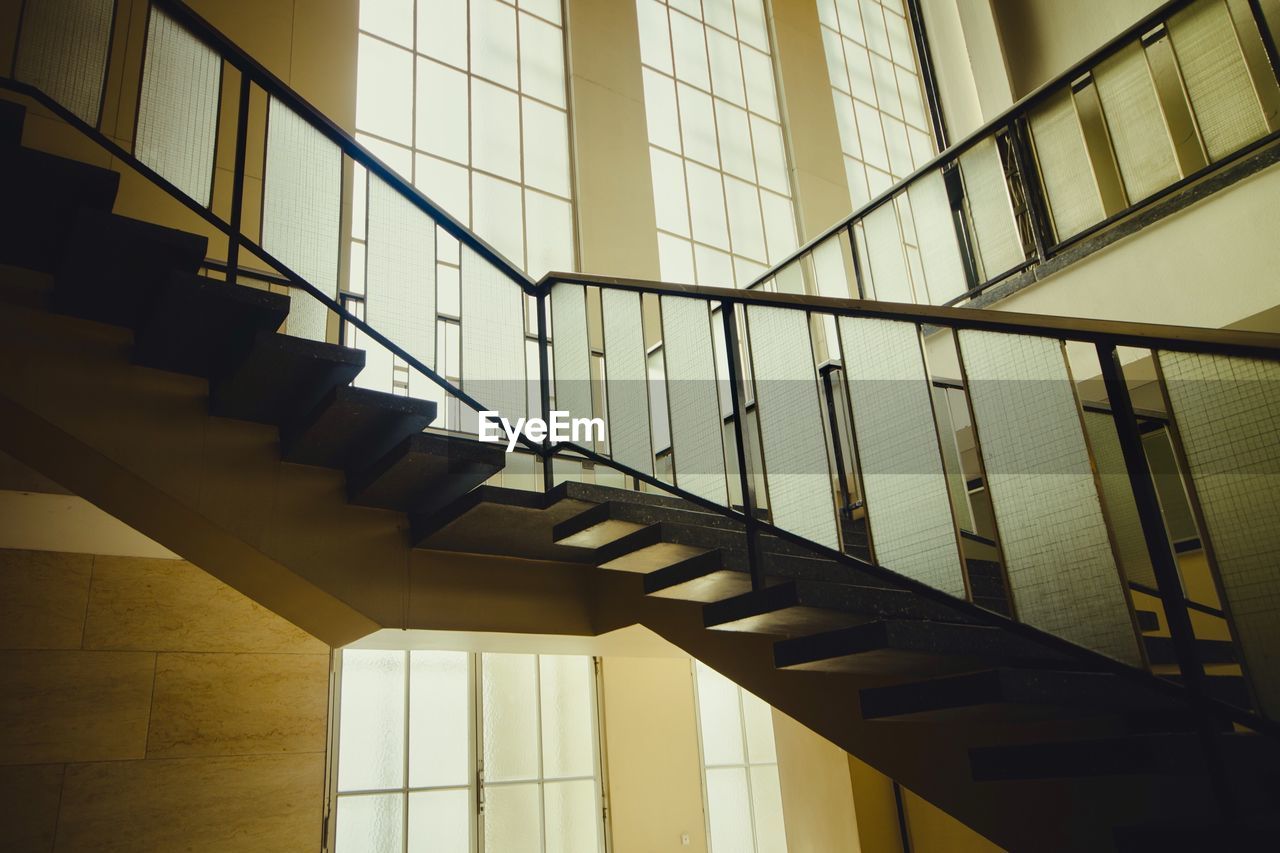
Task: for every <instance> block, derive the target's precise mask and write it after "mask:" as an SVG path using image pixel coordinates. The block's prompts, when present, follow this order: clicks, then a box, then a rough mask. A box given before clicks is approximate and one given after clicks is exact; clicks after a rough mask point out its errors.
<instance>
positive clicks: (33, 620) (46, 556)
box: [0, 550, 93, 649]
mask: <svg viewBox="0 0 1280 853" xmlns="http://www.w3.org/2000/svg"><path fill="white" fill-rule="evenodd" d="M92 568H93V557H92V556H91V555H89V554H55V553H51V552H48V551H8V550H4V551H0V649H78V648H80V634H81V631H82V630H83V629H84V611H85V603H86V602H87V601H88V600H89V577H90V574H91V572H92Z"/></svg>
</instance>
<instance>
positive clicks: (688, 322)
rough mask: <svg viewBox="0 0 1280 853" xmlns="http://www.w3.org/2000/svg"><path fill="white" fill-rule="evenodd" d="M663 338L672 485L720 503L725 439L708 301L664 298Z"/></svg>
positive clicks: (725, 496)
mask: <svg viewBox="0 0 1280 853" xmlns="http://www.w3.org/2000/svg"><path fill="white" fill-rule="evenodd" d="M662 341H663V345H662V346H663V354H664V356H665V359H666V387H667V399H668V401H669V415H670V419H671V448H672V455H673V456H674V457H675V474H676V485H677V486H679V487H680V488H681V489H684V490H685V491H687V492H690V493H692V494H695V495H698V496H699V497H703V498H706V499H707V500H710V501H715V502H716V503H719V504H724V503H726V501H727V500H728V493H727V490H726V486H725V463H724V443H723V441H722V437H721V430H720V404H719V401H718V399H717V385H718V383H717V382H716V367H715V350H714V346H713V344H712V339H711V316H710V311H709V303H708V302H707V301H705V300H702V299H683V298H680V297H670V296H664V297H662Z"/></svg>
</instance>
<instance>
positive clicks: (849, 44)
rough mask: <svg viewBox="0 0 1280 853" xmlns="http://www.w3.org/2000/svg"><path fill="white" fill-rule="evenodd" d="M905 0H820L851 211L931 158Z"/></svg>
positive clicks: (926, 115)
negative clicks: (851, 206) (851, 205)
mask: <svg viewBox="0 0 1280 853" xmlns="http://www.w3.org/2000/svg"><path fill="white" fill-rule="evenodd" d="M904 2H906V0H818V17H819V20H820V21H821V28H822V41H823V47H824V49H825V51H826V56H827V72H828V74H829V76H830V78H831V95H832V97H833V98H834V100H835V109H836V121H837V123H838V125H839V128H840V147H841V148H842V149H843V151H844V167H845V176H846V178H847V179H848V181H849V199H850V201H851V202H852V204H853V209H855V210H856V209H857V208H859V207H861V206H862V205H864V204H866V203H867V202H868V201H870V200H871V199H872V198H874V197H875V196H877V195H879V194H880V193H882V192H884V191H885V190H887V189H889V187H891V186H893V185H894V184H895V183H897V182H898V181H900V180H902V179H903V178H905V177H907V176H908V175H910V174H911V173H912V172H914V171H915V170H916V169H917V168H919V167H920V166H923V165H924V164H925V163H927V162H928V161H929V160H931V159H933V157H934V155H935V154H936V153H937V150H936V148H935V141H934V139H933V134H932V132H931V131H930V121H929V108H928V106H927V101H926V99H925V94H924V86H923V84H922V77H921V74H920V63H919V60H918V57H917V56H916V51H915V42H914V39H913V38H912V35H911V23H910V21H908V20H907V16H906V8H905V7H904V5H903V4H904Z"/></svg>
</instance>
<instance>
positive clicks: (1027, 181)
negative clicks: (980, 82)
mask: <svg viewBox="0 0 1280 853" xmlns="http://www.w3.org/2000/svg"><path fill="white" fill-rule="evenodd" d="M1029 127H1030V126H1029V125H1028V123H1027V118H1026V116H1025V115H1024V116H1020V117H1018V118H1015V119H1014V120H1013V121H1011V122H1010V123H1009V129H1008V133H1009V147H1010V149H1011V150H1012V151H1013V162H1014V165H1015V166H1017V168H1018V180H1019V181H1021V182H1022V193H1023V196H1024V198H1023V201H1024V202H1025V203H1026V205H1027V220H1028V222H1029V223H1030V225H1031V239H1032V241H1033V242H1034V243H1035V247H1036V257H1037V258H1038V259H1039V260H1040V261H1041V263H1043V262H1044V261H1047V260H1049V253H1050V252H1051V251H1052V250H1053V244H1054V242H1053V232H1052V231H1051V230H1050V228H1049V205H1048V202H1047V201H1046V199H1045V197H1044V192H1043V189H1042V187H1041V186H1040V170H1039V169H1038V168H1037V167H1036V159H1035V156H1034V155H1033V154H1032V153H1031V145H1030V143H1029V142H1028V139H1027V134H1028V133H1030V130H1029Z"/></svg>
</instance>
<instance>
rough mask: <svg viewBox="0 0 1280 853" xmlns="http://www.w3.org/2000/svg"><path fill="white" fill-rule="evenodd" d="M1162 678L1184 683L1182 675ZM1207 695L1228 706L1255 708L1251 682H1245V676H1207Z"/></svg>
mask: <svg viewBox="0 0 1280 853" xmlns="http://www.w3.org/2000/svg"><path fill="white" fill-rule="evenodd" d="M1162 677H1164V678H1168V679H1169V680H1170V681H1176V682H1178V683H1179V684H1181V683H1182V681H1183V679H1182V676H1181V675H1167V676H1162ZM1205 693H1206V694H1207V695H1208V696H1209V698H1211V699H1217V700H1218V701H1219V702H1226V703H1227V704H1228V705H1234V706H1236V707H1237V708H1252V707H1253V696H1252V695H1251V694H1250V692H1249V682H1248V681H1246V680H1245V677H1244V676H1243V675H1206V676H1205Z"/></svg>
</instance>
